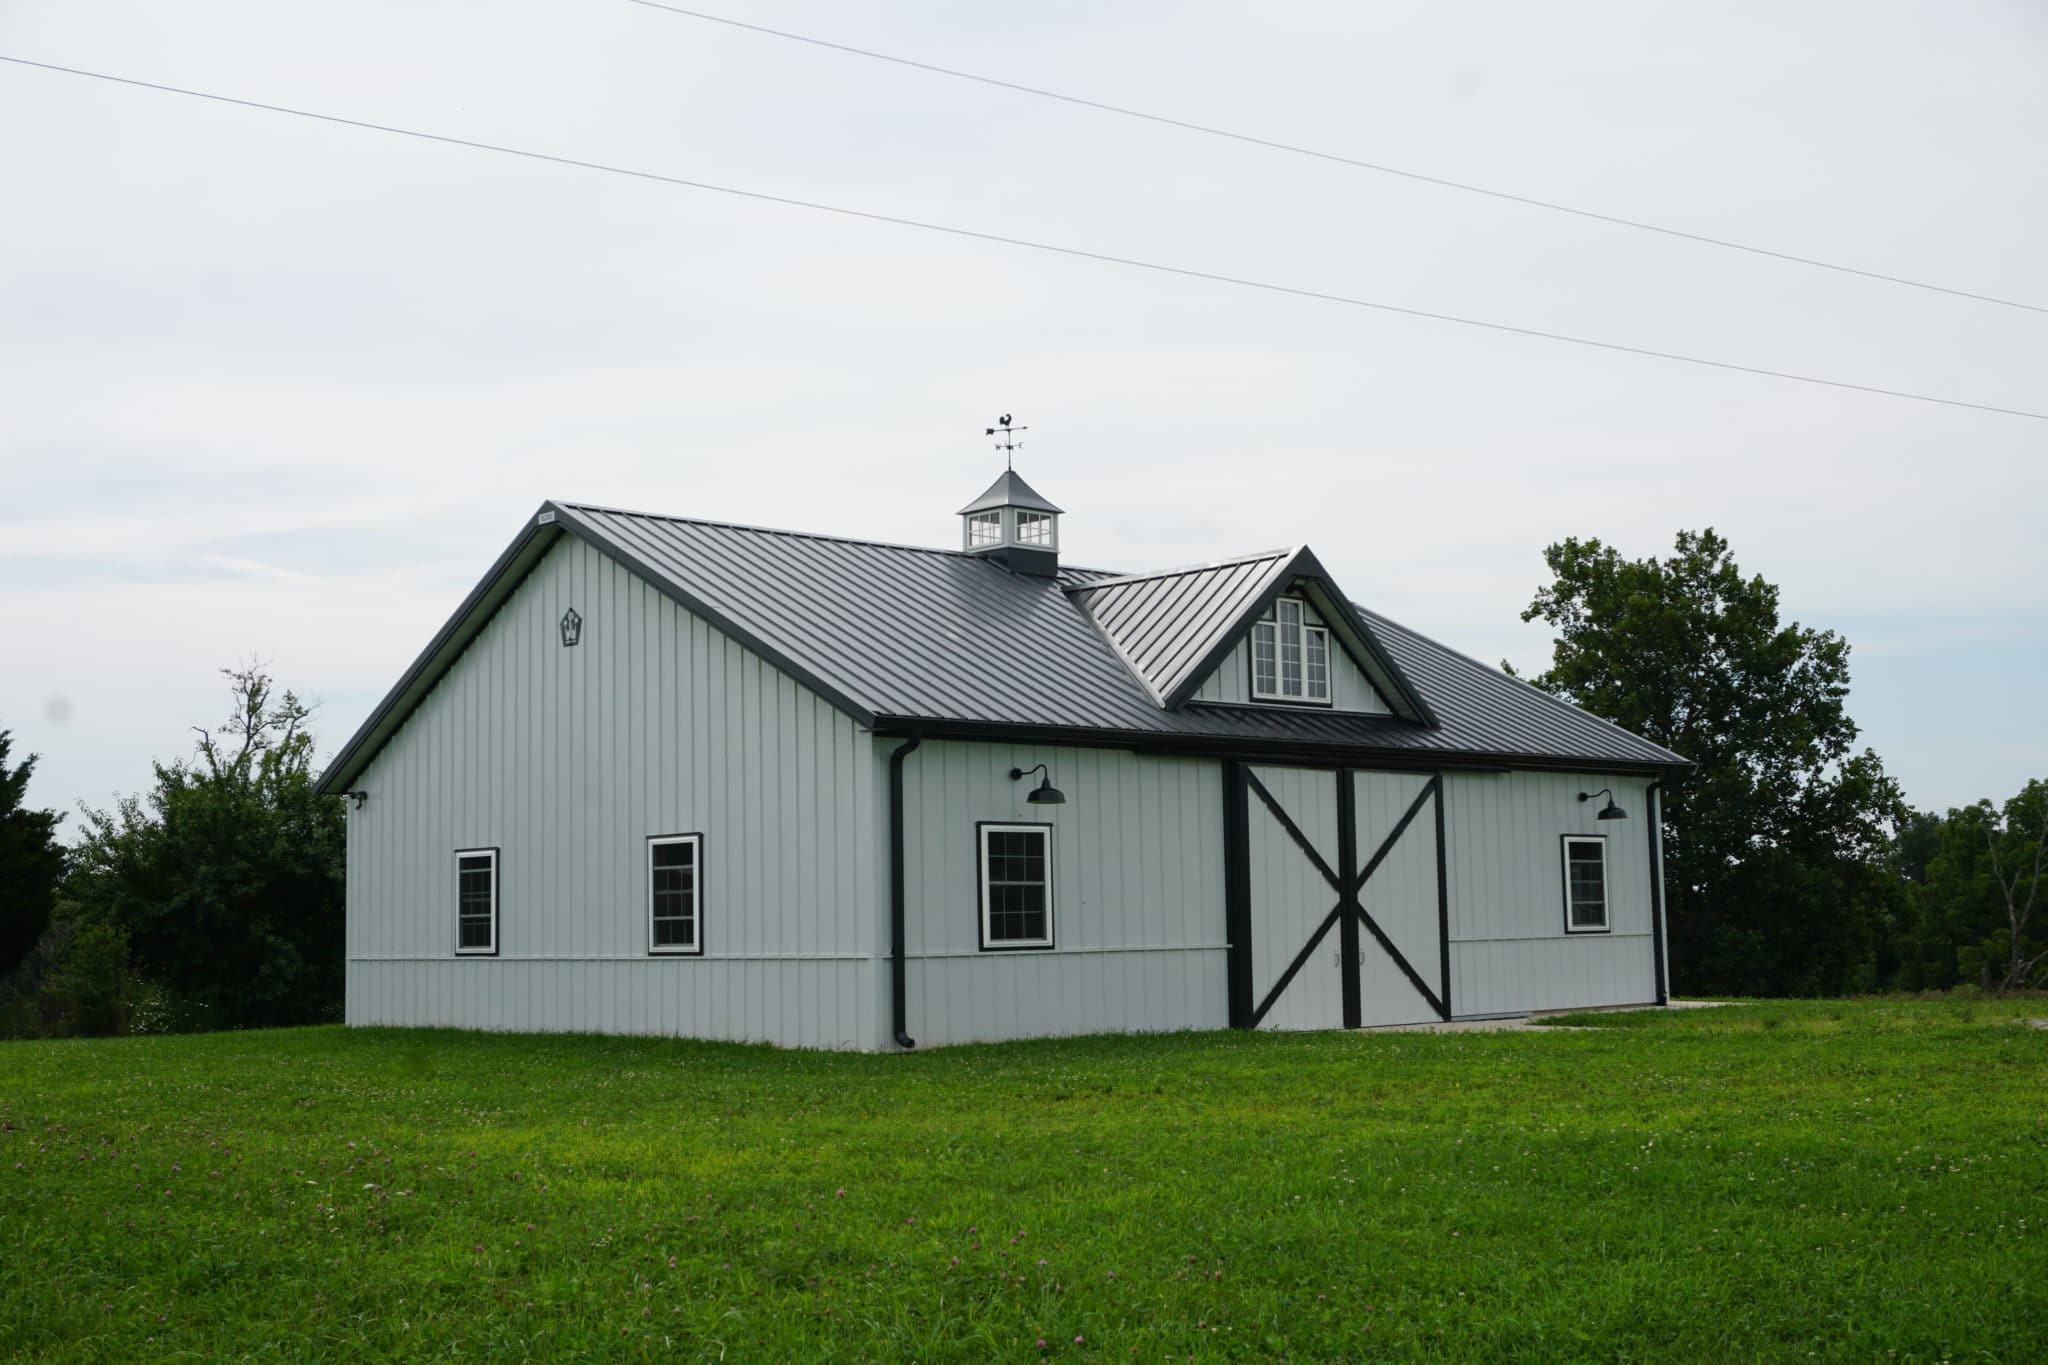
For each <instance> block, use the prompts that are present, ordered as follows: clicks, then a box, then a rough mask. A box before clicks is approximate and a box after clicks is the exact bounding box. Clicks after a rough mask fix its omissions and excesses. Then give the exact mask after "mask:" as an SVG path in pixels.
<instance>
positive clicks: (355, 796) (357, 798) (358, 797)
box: [342, 791, 370, 810]
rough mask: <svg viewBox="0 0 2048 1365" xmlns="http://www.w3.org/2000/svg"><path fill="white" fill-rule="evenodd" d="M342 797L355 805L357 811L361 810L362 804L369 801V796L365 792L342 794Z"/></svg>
mask: <svg viewBox="0 0 2048 1365" xmlns="http://www.w3.org/2000/svg"><path fill="white" fill-rule="evenodd" d="M342 795H343V796H346V797H348V798H349V799H350V800H351V801H354V802H355V803H356V809H357V810H361V809H362V808H363V802H365V801H367V800H369V799H370V794H369V793H368V792H365V791H353V792H343V793H342Z"/></svg>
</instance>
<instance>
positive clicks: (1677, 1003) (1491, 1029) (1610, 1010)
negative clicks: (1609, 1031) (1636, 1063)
mask: <svg viewBox="0 0 2048 1365" xmlns="http://www.w3.org/2000/svg"><path fill="white" fill-rule="evenodd" d="M1731 1003H1732V1002H1731V1001H1727V1000H1674V1001H1672V1002H1671V1003H1670V1004H1668V1005H1608V1006H1602V1007H1599V1008H1594V1009H1583V1010H1538V1011H1536V1012H1535V1013H1533V1014H1515V1015H1509V1016H1508V1017H1506V1018H1503V1019H1453V1020H1452V1021H1451V1022H1449V1023H1447V1024H1446V1023H1442V1022H1438V1023H1434V1024H1383V1025H1381V1026H1380V1027H1378V1028H1374V1029H1365V1030H1361V1032H1368V1033H1518V1032H1521V1031H1523V1030H1527V1029H1540V1028H1543V1027H1544V1026H1543V1025H1542V1024H1540V1023H1538V1022H1537V1021H1538V1020H1540V1019H1555V1018H1558V1017H1559V1016H1560V1015H1566V1014H1633V1013H1635V1012H1636V1011H1638V1010H1711V1009H1721V1008H1724V1007H1726V1006H1727V1005H1729V1004H1731ZM1547 1031H1549V1032H1553V1033H1569V1032H1571V1030H1570V1029H1551V1030H1547Z"/></svg>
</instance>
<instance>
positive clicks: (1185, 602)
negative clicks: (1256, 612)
mask: <svg viewBox="0 0 2048 1365" xmlns="http://www.w3.org/2000/svg"><path fill="white" fill-rule="evenodd" d="M1293 557H1294V552H1293V551H1292V550H1268V551H1267V552H1266V553H1264V554H1258V555H1249V556H1247V557H1245V558H1243V559H1227V560H1222V561H1219V562H1217V563H1215V564H1196V565H1192V566H1190V567H1188V568H1185V569H1168V570H1166V571H1165V572H1163V573H1154V574H1133V575H1130V576H1128V577H1117V578H1098V579H1095V580H1093V581H1092V582H1089V583H1086V584H1083V585H1081V586H1079V587H1076V588H1074V589H1073V595H1074V600H1075V601H1077V602H1079V603H1080V604H1081V605H1082V606H1083V607H1084V608H1086V609H1087V611H1088V613H1089V615H1091V616H1093V617H1094V618H1095V624H1096V625H1098V626H1100V627H1101V628H1102V633H1103V635H1104V636H1106V637H1107V638H1108V640H1109V643H1110V647H1111V648H1113V649H1115V650H1116V652H1117V653H1118V654H1119V655H1121V656H1122V657H1123V661H1124V662H1125V663H1127V664H1129V665H1130V666H1131V672H1133V673H1135V674H1137V675H1138V678H1139V680H1140V681H1141V682H1143V683H1144V684H1145V686H1146V688H1147V689H1148V690H1149V691H1150V692H1151V693H1152V697H1153V700H1155V701H1156V702H1158V703H1159V704H1160V705H1161V706H1164V705H1166V699H1167V698H1168V697H1170V696H1172V695H1173V693H1174V692H1175V691H1176V690H1177V689H1178V688H1179V687H1180V685H1181V684H1182V683H1184V682H1185V681H1187V679H1188V678H1189V677H1190V676H1191V675H1192V676H1195V678H1196V682H1197V684H1198V685H1199V683H1200V680H1201V677H1202V676H1205V675H1198V674H1196V665H1197V664H1199V663H1201V662H1202V660H1204V659H1205V658H1207V657H1209V655H1210V654H1211V653H1213V652H1214V650H1215V648H1216V646H1217V645H1218V644H1219V643H1221V642H1223V641H1224V640H1225V638H1226V635H1227V633H1228V632H1229V630H1230V628H1231V626H1232V625H1234V624H1235V623H1236V622H1237V621H1238V619H1239V618H1240V617H1242V616H1243V615H1244V614H1245V612H1246V611H1247V610H1249V609H1250V608H1251V606H1252V605H1253V604H1254V603H1256V602H1257V601H1258V600H1259V599H1260V597H1262V596H1263V595H1264V594H1265V591H1266V589H1267V588H1269V587H1271V586H1272V585H1273V584H1274V583H1275V582H1276V581H1277V580H1278V579H1279V576H1280V573H1281V570H1282V569H1283V568H1285V566H1286V564H1287V562H1288V561H1289V560H1290V559H1292V558H1293Z"/></svg>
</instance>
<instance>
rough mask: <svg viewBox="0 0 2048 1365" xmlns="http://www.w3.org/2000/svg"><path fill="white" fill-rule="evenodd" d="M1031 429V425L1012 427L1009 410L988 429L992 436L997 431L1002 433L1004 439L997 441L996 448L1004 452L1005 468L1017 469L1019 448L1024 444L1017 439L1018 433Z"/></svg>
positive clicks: (988, 433)
mask: <svg viewBox="0 0 2048 1365" xmlns="http://www.w3.org/2000/svg"><path fill="white" fill-rule="evenodd" d="M1029 430H1031V428H1030V427H1012V426H1011V425H1010V414H1009V413H1007V412H1006V413H1004V414H1003V415H1002V416H1001V417H998V418H996V424H995V425H994V426H992V427H990V428H989V429H988V431H987V433H986V434H987V435H990V436H993V435H995V434H996V433H997V432H1001V433H1002V437H1003V439H1002V440H1000V441H998V442H996V449H997V450H1000V451H1002V452H1003V468H1005V469H1015V468H1016V467H1017V456H1016V452H1017V448H1018V447H1019V446H1021V445H1023V444H1024V443H1023V442H1022V441H1020V440H1018V439H1017V433H1018V432H1020V431H1029Z"/></svg>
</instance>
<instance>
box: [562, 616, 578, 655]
mask: <svg viewBox="0 0 2048 1365" xmlns="http://www.w3.org/2000/svg"><path fill="white" fill-rule="evenodd" d="M582 638H583V618H582V617H581V616H578V615H577V614H576V608H574V607H571V608H569V610H567V611H565V612H563V613H562V648H564V649H570V648H573V647H574V646H575V644H576V642H577V641H578V640H581V639H582Z"/></svg>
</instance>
